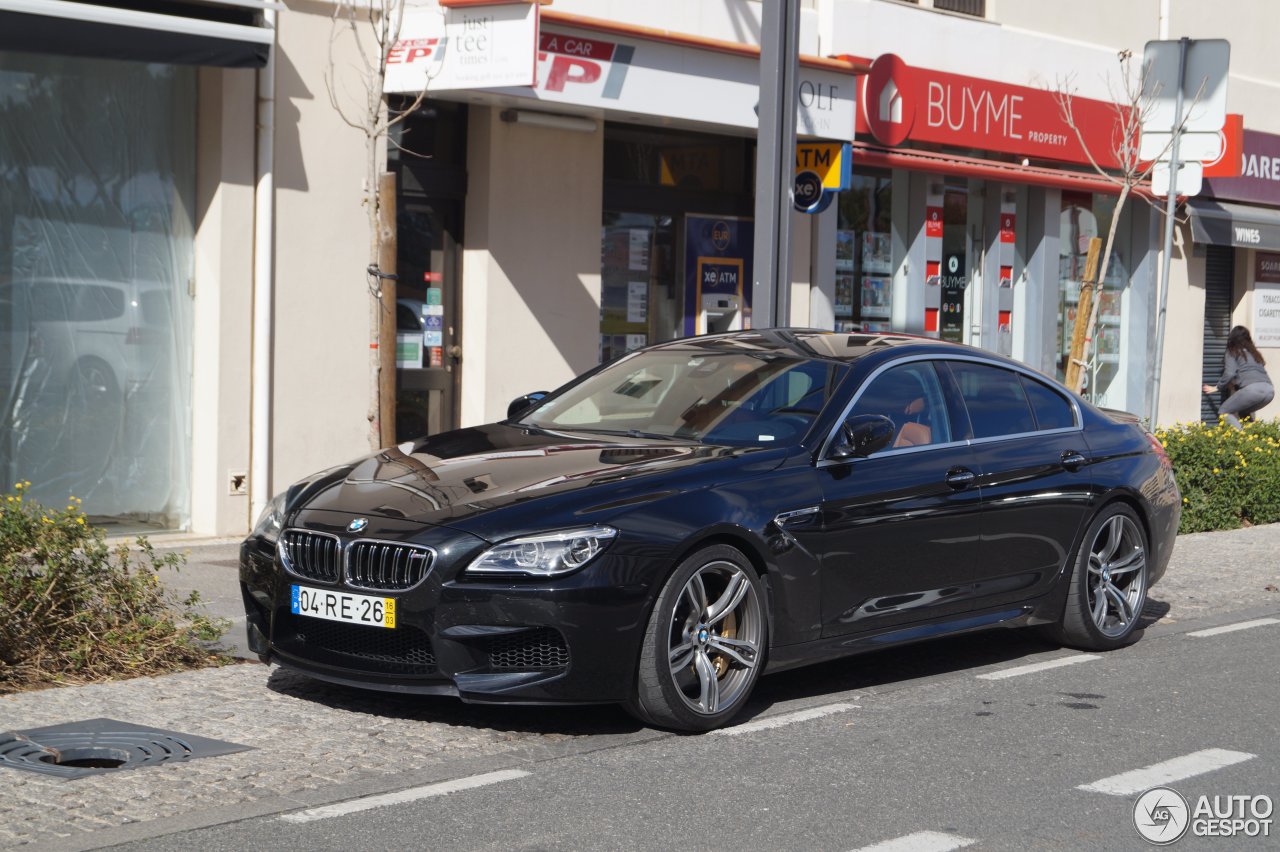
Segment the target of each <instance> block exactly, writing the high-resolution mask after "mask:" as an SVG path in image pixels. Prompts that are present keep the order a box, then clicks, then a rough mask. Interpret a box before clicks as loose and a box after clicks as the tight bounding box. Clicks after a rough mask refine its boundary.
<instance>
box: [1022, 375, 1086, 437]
mask: <svg viewBox="0 0 1280 852" xmlns="http://www.w3.org/2000/svg"><path fill="white" fill-rule="evenodd" d="M1022 390H1023V391H1024V392H1025V393H1026V395H1027V400H1028V401H1029V402H1030V403H1031V410H1032V411H1033V412H1035V415H1036V426H1037V427H1038V428H1040V429H1070V428H1071V427H1072V426H1075V425H1076V415H1075V411H1074V410H1073V409H1072V407H1071V403H1069V402H1067V400H1066V398H1065V397H1063V396H1062V394H1060V393H1058V392H1057V391H1055V390H1053V389H1052V388H1050V387H1049V386H1048V385H1044V384H1041V383H1040V382H1037V381H1036V380H1035V379H1033V378H1030V377H1029V376H1022Z"/></svg>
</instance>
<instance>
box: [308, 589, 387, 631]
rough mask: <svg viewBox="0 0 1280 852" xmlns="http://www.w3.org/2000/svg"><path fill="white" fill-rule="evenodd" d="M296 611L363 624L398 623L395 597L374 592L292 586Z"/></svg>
mask: <svg viewBox="0 0 1280 852" xmlns="http://www.w3.org/2000/svg"><path fill="white" fill-rule="evenodd" d="M293 614H294V615H309V616H311V617H312V618H323V619H327V620H328V621H342V622H346V623H347V624H364V625H368V626H369V627H395V626H396V599H395V598H375V597H374V596H373V595H352V594H348V593H346V592H335V591H333V590H331V589H312V588H310V587H308V586H298V585H295V586H294V587H293Z"/></svg>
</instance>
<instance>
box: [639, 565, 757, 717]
mask: <svg viewBox="0 0 1280 852" xmlns="http://www.w3.org/2000/svg"><path fill="white" fill-rule="evenodd" d="M768 638H769V625H768V617H767V614H766V609H765V592H764V583H763V582H762V581H761V579H760V576H759V575H758V574H757V573H756V571H755V569H754V568H753V567H752V566H751V563H750V562H749V561H747V558H746V557H745V556H743V554H742V552H741V551H739V550H738V549H737V548H734V547H730V546H728V545H715V546H713V547H707V548H704V549H702V550H699V551H698V552H696V553H694V554H693V555H692V556H690V557H689V558H688V559H685V560H684V561H683V562H681V563H680V565H679V566H678V567H677V568H676V570H675V572H674V573H673V574H672V575H671V577H670V579H668V580H667V582H666V585H664V586H663V588H662V592H661V594H659V595H658V601H657V603H656V604H655V605H654V608H653V612H652V614H651V615H650V617H649V625H648V629H647V630H646V631H645V637H644V646H643V648H642V649H641V653H640V664H639V671H638V672H637V676H636V694H635V697H634V699H633V700H632V701H631V702H630V703H629V704H628V709H629V710H631V711H632V712H633V713H634V714H635V715H637V716H638V717H640V718H641V719H642V720H643V721H646V722H649V723H651V724H654V725H658V726H661V727H665V728H673V729H676V730H682V731H707V730H711V729H712V728H717V727H720V726H721V725H724V724H725V723H727V722H728V721H729V720H730V719H732V718H733V717H734V716H736V715H737V714H738V712H739V711H741V710H742V708H743V706H745V704H746V702H747V698H748V697H749V696H750V695H751V690H752V688H753V687H754V686H755V683H756V680H757V679H758V678H759V677H760V671H761V668H762V667H763V665H764V658H765V651H766V649H767V647H768Z"/></svg>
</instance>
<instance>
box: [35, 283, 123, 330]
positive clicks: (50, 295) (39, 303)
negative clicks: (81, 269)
mask: <svg viewBox="0 0 1280 852" xmlns="http://www.w3.org/2000/svg"><path fill="white" fill-rule="evenodd" d="M122 316H124V291H123V290H121V289H120V288H119V287H111V286H108V285H104V284H65V283H58V282H44V281H37V282H34V283H32V285H31V319H32V320H34V321H35V322H100V321H101V320H110V319H116V318H118V317H122Z"/></svg>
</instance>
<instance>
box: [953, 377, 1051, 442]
mask: <svg viewBox="0 0 1280 852" xmlns="http://www.w3.org/2000/svg"><path fill="white" fill-rule="evenodd" d="M950 366H951V372H952V374H953V375H954V376H955V378H956V383H957V384H958V385H959V386H960V394H961V396H963V397H964V403H965V408H967V409H968V410H969V422H970V423H971V424H972V425H973V437H974V438H994V437H998V436H1000V435H1019V434H1022V433H1024V432H1034V431H1035V429H1036V422H1035V418H1034V417H1033V416H1032V414H1031V405H1030V404H1029V403H1028V402H1027V395H1026V393H1025V392H1024V391H1023V389H1022V382H1021V380H1020V379H1019V377H1018V374H1017V373H1015V372H1013V371H1012V370H1003V369H1000V368H999V367H990V366H987V365H986V364H977V363H974V362H971V361H952V362H951V364H950Z"/></svg>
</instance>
